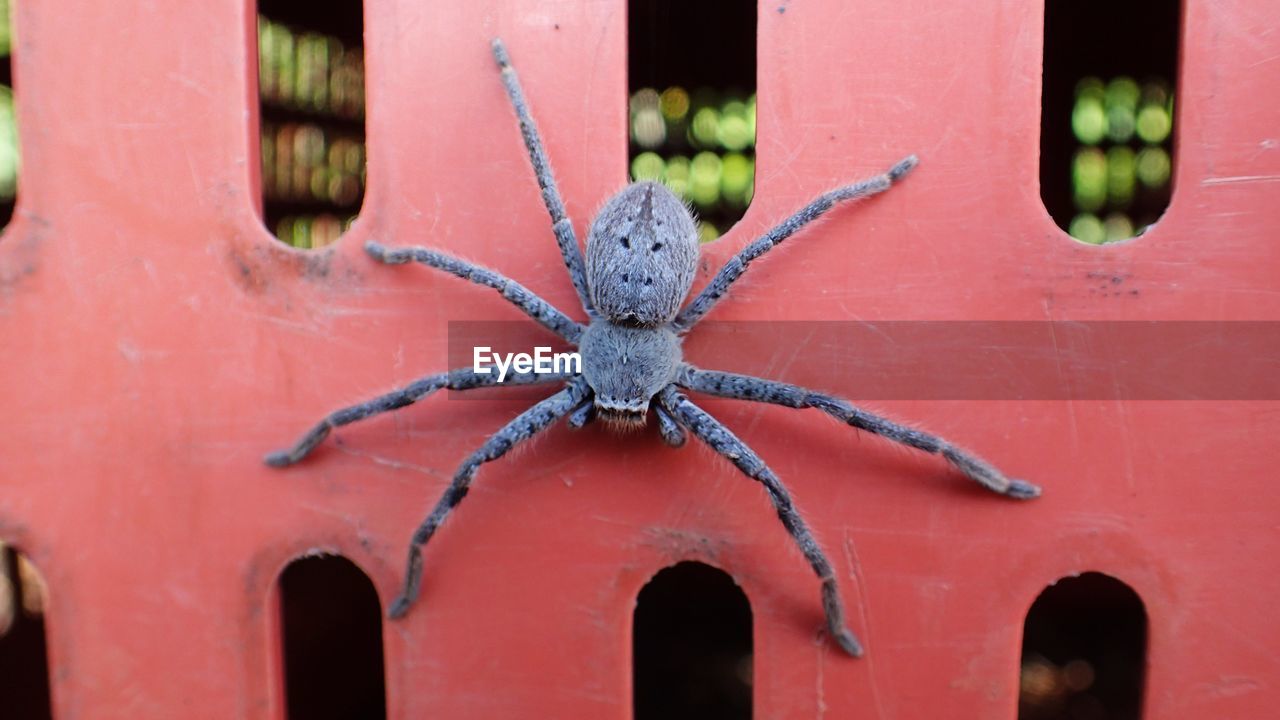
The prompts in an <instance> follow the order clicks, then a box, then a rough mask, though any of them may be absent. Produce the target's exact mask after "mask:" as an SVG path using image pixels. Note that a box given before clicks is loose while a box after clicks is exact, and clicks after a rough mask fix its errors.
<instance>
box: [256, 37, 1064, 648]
mask: <svg viewBox="0 0 1280 720" xmlns="http://www.w3.org/2000/svg"><path fill="white" fill-rule="evenodd" d="M493 57H494V59H495V60H496V61H497V63H498V67H499V68H500V69H501V71H502V81H503V84H504V85H505V86H506V91H507V95H508V97H509V98H510V100H511V104H512V105H513V106H514V108H515V113H516V117H517V118H518V119H519V121H520V131H521V134H522V135H523V136H524V144H525V147H526V148H527V149H528V152H529V158H530V160H531V161H532V163H533V170H534V174H535V176H536V177H537V180H538V185H539V186H540V187H541V189H542V199H543V201H544V202H545V204H546V207H547V212H548V213H549V214H550V215H551V222H552V229H553V231H554V232H555V236H556V241H557V242H558V244H559V246H560V253H561V254H562V255H563V256H564V263H565V265H566V266H567V267H568V270H569V278H570V280H572V282H573V286H574V288H575V289H576V290H577V293H578V299H579V300H581V301H582V306H583V309H584V310H585V312H586V314H587V317H588V318H589V322H588V324H586V325H585V326H584V325H582V324H580V323H578V322H575V321H574V320H572V319H571V318H569V316H567V315H565V314H564V313H563V312H561V311H560V310H558V309H556V308H554V307H552V306H551V304H550V303H548V302H546V301H545V300H543V299H542V298H540V297H538V296H537V295H535V294H534V293H532V292H530V291H529V290H527V289H526V288H524V287H523V286H521V285H520V284H519V283H517V282H515V281H514V280H510V279H508V278H506V277H504V276H502V275H500V274H498V273H496V272H494V271H492V270H488V269H485V268H482V267H479V266H476V265H473V264H471V263H469V262H466V261H464V260H459V259H457V258H454V257H450V256H449V255H445V254H444V253H441V252H437V251H435V250H428V249H426V248H418V247H406V248H388V247H385V246H383V245H380V244H378V243H376V242H369V243H367V244H366V245H365V250H366V251H367V252H368V254H369V255H370V256H371V257H372V258H373V259H375V260H378V261H380V262H383V263H386V264H389V265H398V264H403V263H406V262H409V261H415V262H419V263H422V264H424V265H428V266H430V267H433V268H436V269H439V270H443V271H445V272H447V273H449V274H451V275H456V276H458V277H460V278H463V279H465V280H470V281H471V282H474V283H477V284H479V285H484V286H487V287H490V288H493V289H494V290H497V291H498V292H500V293H501V294H502V296H503V297H504V298H506V299H507V300H509V301H510V302H511V303H512V304H514V305H515V306H516V307H518V308H520V309H521V310H523V311H524V312H525V313H526V314H527V315H529V317H531V318H533V319H534V320H536V321H537V322H538V323H540V324H541V325H542V326H544V327H546V328H547V329H548V330H550V331H551V332H553V333H555V334H556V335H559V336H560V337H562V338H564V339H565V340H566V341H568V342H570V343H572V344H574V345H576V346H577V347H578V348H579V351H580V353H581V357H582V372H581V374H577V373H562V374H534V373H513V374H512V375H509V376H508V378H509V379H507V380H506V381H505V382H504V383H503V384H504V385H505V384H532V383H562V384H563V388H562V389H561V390H560V391H559V392H557V393H556V394H554V395H552V396H550V397H548V398H546V399H545V400H542V401H541V402H539V403H537V404H535V405H534V406H533V407H531V408H529V409H528V410H526V411H524V412H523V413H521V414H520V415H519V416H518V417H516V418H515V419H514V420H512V421H511V422H509V423H507V425H506V426H505V427H503V428H502V429H501V430H499V431H498V432H496V433H494V434H493V435H492V436H491V437H490V438H489V439H488V440H487V441H486V442H485V443H484V445H483V446H481V447H480V449H479V450H476V451H475V452H474V453H472V454H471V455H470V456H469V457H468V458H467V459H466V460H465V461H464V462H463V463H462V466H461V467H460V468H458V471H457V473H456V474H455V475H454V476H453V480H452V482H451V483H450V484H449V487H448V489H447V490H445V492H444V495H443V497H441V498H440V500H439V501H438V502H437V503H436V505H435V507H434V508H433V509H432V510H431V514H430V515H428V516H427V518H426V520H424V521H423V522H422V524H421V525H420V526H419V527H418V529H417V531H415V532H414V534H413V540H412V542H411V543H410V545H409V559H408V565H407V569H406V571H405V580H404V588H403V590H402V592H401V593H400V596H399V597H398V598H397V599H396V600H395V602H394V603H392V605H391V608H390V611H389V614H390V616H391V617H393V618H397V617H400V616H402V615H404V613H405V612H406V611H408V609H409V606H410V605H411V604H412V603H413V602H414V600H415V599H416V598H417V596H418V592H419V590H420V587H421V581H422V548H423V547H424V546H425V545H426V544H427V542H428V541H429V540H430V539H431V537H432V535H434V534H435V532H436V530H437V529H439V527H440V525H441V523H443V522H444V520H445V518H446V517H448V515H449V513H450V511H452V510H453V509H454V508H455V507H457V505H458V503H460V502H462V499H463V498H464V497H466V495H467V490H468V488H469V487H470V486H471V482H472V480H473V479H474V478H475V474H476V471H477V470H478V469H479V468H480V466H481V465H482V464H484V463H486V462H489V461H491V460H496V459H498V458H500V457H502V456H503V455H505V454H506V453H507V452H508V451H509V450H511V448H513V447H515V446H516V445H517V444H518V443H520V442H522V441H524V440H526V439H528V438H529V437H531V436H533V435H534V434H536V433H538V432H540V431H541V430H543V429H545V428H547V427H548V426H550V425H551V424H552V423H554V422H556V421H557V420H559V419H561V418H565V417H567V422H568V424H569V426H570V427H574V428H579V427H582V426H583V425H586V424H587V423H588V422H591V420H592V419H593V418H595V417H599V418H601V419H602V420H605V421H606V422H608V423H610V424H620V425H627V426H638V425H643V424H644V423H645V422H646V420H647V418H648V413H649V411H650V410H653V412H654V415H655V416H656V417H657V422H658V429H659V432H660V433H661V435H662V437H663V439H664V440H665V441H666V442H667V443H668V444H669V445H671V446H673V447H679V446H681V445H683V444H684V442H685V431H686V430H688V431H690V432H692V433H693V434H694V435H695V436H697V437H698V439H700V440H702V441H703V442H704V443H706V444H707V445H708V446H710V447H711V448H712V449H714V450H715V451H716V452H718V453H719V454H721V455H723V456H724V457H725V458H726V459H728V460H729V462H731V463H733V464H734V465H736V466H737V467H738V469H739V470H741V471H742V472H743V473H745V474H746V475H748V476H749V477H751V478H752V479H754V480H756V481H758V482H760V483H761V484H762V485H764V488H765V490H766V492H767V493H768V495H769V499H770V500H771V501H772V502H773V506H774V509H775V510H777V513H778V517H779V519H781V520H782V524H783V526H784V527H785V528H786V529H787V532H788V533H790V534H791V537H792V538H794V540H795V542H796V544H797V545H799V547H800V551H801V552H802V553H803V554H804V557H805V559H806V560H808V561H809V565H810V566H811V567H812V568H813V571H814V572H815V573H816V574H817V575H818V578H819V580H821V583H822V606H823V609H824V610H825V612H826V621H827V629H828V632H830V634H831V636H832V637H833V638H834V639H835V641H836V642H837V643H838V644H839V645H840V647H841V648H843V649H844V650H845V652H847V653H849V654H850V655H853V656H855V657H857V656H859V655H861V654H862V647H861V645H860V644H859V643H858V640H857V638H856V637H855V636H854V634H853V633H852V632H851V631H850V630H849V629H848V628H847V627H846V626H845V621H844V609H843V605H842V603H841V601H840V596H839V592H838V590H837V588H836V580H835V572H834V570H833V569H832V567H831V563H830V561H828V560H827V558H826V555H825V554H824V553H823V551H822V548H821V547H820V546H819V545H818V542H817V541H816V540H815V539H814V537H813V533H812V532H811V531H810V530H809V526H808V525H807V524H806V523H805V521H804V518H803V517H802V516H801V515H800V512H799V511H798V510H797V509H796V507H795V505H794V504H793V503H792V501H791V495H790V494H789V493H788V492H787V489H786V487H785V486H784V485H783V484H782V481H781V480H779V479H778V477H777V476H776V475H774V473H773V471H772V470H770V469H769V466H768V465H765V463H764V461H763V460H761V459H760V457H759V456H757V455H756V454H755V452H754V451H752V450H751V448H750V447H748V446H747V445H746V443H744V442H742V440H740V439H738V437H737V436H736V435H734V434H733V433H732V432H730V430H729V429H728V428H726V427H725V426H724V425H722V424H721V423H720V422H719V421H718V420H716V419H715V418H714V417H712V416H711V415H709V414H708V413H707V412H706V411H704V410H703V409H702V408H700V407H698V406H697V405H696V404H694V403H693V401H691V400H690V399H689V398H688V397H687V396H686V395H685V393H684V391H686V390H692V391H694V392H700V393H705V394H707V395H714V396H719V397H727V398H738V399H743V400H751V401H755V402H765V403H773V404H775V405H783V406H786V407H791V408H816V409H818V410H821V411H822V412H825V413H827V414H828V415H831V416H833V417H835V418H837V419H839V420H841V421H842V422H845V423H848V424H849V425H852V426H853V427H855V428H858V429H860V430H866V431H868V432H871V433H874V434H876V435H880V436H882V437H886V438H888V439H890V440H892V441H894V442H898V443H901V444H903V445H907V446H910V447H913V448H916V449H918V450H923V451H925V452H929V453H934V454H937V455H941V456H942V457H944V458H946V459H947V460H948V461H949V462H950V463H951V464H952V465H954V466H955V467H956V468H957V469H958V470H960V472H962V473H964V474H965V475H967V476H968V477H969V478H971V479H973V480H975V481H977V482H978V483H979V484H981V485H982V486H983V487H985V488H987V489H988V490H991V491H992V492H996V493H1000V494H1002V495H1006V496H1008V497H1012V498H1019V499H1026V498H1033V497H1036V496H1037V495H1039V494H1040V489H1039V488H1038V487H1036V486H1035V485H1032V484H1030V483H1028V482H1024V481H1022V480H1011V479H1009V478H1006V477H1005V476H1004V475H1003V474H1002V473H1001V472H1000V471H999V470H997V469H996V468H995V467H993V466H992V465H990V464H988V463H987V462H985V461H983V460H982V459H980V458H978V457H976V456H974V455H971V454H969V453H968V452H965V451H964V450H962V449H960V448H958V447H956V446H955V445H952V444H951V443H949V442H947V441H946V440H943V439H941V438H938V437H935V436H933V435H929V434H927V433H924V432H921V431H919V430H915V429H912V428H909V427H906V426H903V425H900V424H898V423H895V422H892V421H890V420H888V419H885V418H883V417H880V416H877V415H874V414H872V413H869V412H867V411H865V410H861V409H859V408H857V407H854V406H853V405H851V404H850V403H848V402H846V401H845V400H842V399H840V398H837V397H833V396H831V395H826V394H824V393H821V392H816V391H813V390H806V389H804V388H800V387H796V386H794V385H787V384H784V383H781V382H776V381H773V380H766V379H763V378H756V377H750V376H747V375H737V374H732V373H725V372H718V371H715V370H704V369H701V368H697V367H694V366H693V365H690V364H689V363H686V362H684V361H683V359H682V356H681V338H682V336H683V335H684V334H685V333H686V332H688V331H689V330H690V329H692V328H693V326H694V325H696V324H697V323H698V321H699V320H701V319H702V318H703V316H705V315H706V314H707V313H708V312H709V311H710V310H711V309H712V308H713V307H715V305H716V303H717V302H718V301H719V300H720V299H721V298H722V297H724V295H725V293H726V292H728V290H729V287H730V285H732V284H733V282H734V281H735V280H737V279H738V278H739V277H741V276H742V274H743V273H744V272H745V271H746V269H747V266H748V265H750V263H751V261H752V260H755V259H757V258H759V257H760V256H761V255H764V254H765V253H766V252H768V251H769V250H770V249H772V248H774V247H777V246H778V245H779V244H780V243H781V242H782V241H783V240H786V239H787V238H789V237H791V236H792V235H794V234H795V233H796V232H797V231H798V230H800V229H801V228H803V227H804V226H805V225H807V224H809V223H810V222H813V221H814V220H816V219H817V218H818V217H820V216H821V215H822V214H823V213H825V212H827V211H828V210H830V209H831V208H832V207H833V206H834V205H835V204H836V203H840V202H844V201H847V200H855V199H858V198H864V197H868V196H870V195H875V194H877V193H881V192H884V191H885V190H888V189H889V187H890V186H892V185H893V183H895V182H897V181H899V180H901V179H902V178H903V177H904V176H905V175H906V174H907V173H908V172H910V170H911V169H912V168H913V167H915V165H916V158H915V156H910V157H907V158H906V159H904V160H902V161H900V162H899V163H898V164H896V165H894V166H893V167H891V168H890V169H889V170H888V172H886V173H884V174H883V175H878V176H876V177H873V178H870V179H867V180H863V181H861V182H857V183H854V184H852V185H846V186H844V187H840V188H837V189H835V190H832V191H830V192H828V193H825V194H824V195H821V196H820V197H818V198H817V199H815V200H813V201H812V202H810V203H809V204H808V205H806V206H805V207H803V208H801V209H800V210H799V211H798V212H796V213H795V214H794V215H792V216H791V217H789V218H787V219H786V220H784V221H783V222H782V223H781V224H779V225H778V226H776V227H774V228H773V229H772V230H770V231H769V232H768V233H766V234H765V235H763V236H762V237H760V238H759V239H757V240H755V241H754V242H752V243H751V244H750V245H748V246H747V247H746V248H745V249H743V250H742V251H741V252H740V253H738V254H737V255H736V256H734V257H733V258H732V259H730V260H729V261H728V262H727V263H725V265H724V267H722V268H721V269H720V271H719V272H718V273H717V274H716V276H715V277H714V278H713V279H712V280H711V282H710V283H709V284H708V285H707V286H706V288H704V289H703V290H702V292H700V293H699V294H698V295H697V296H696V297H694V298H693V300H692V301H691V302H689V303H688V304H687V305H684V306H683V309H681V308H682V301H683V300H684V299H685V297H686V296H687V295H688V293H689V290H690V288H691V287H692V285H693V279H694V274H695V271H696V269H697V262H698V253H699V245H698V235H697V232H696V231H695V228H694V220H693V216H692V215H691V214H690V211H689V209H688V208H687V207H685V205H684V204H683V203H681V201H680V200H679V199H677V198H676V196H675V195H673V194H672V193H671V191H669V190H668V189H667V188H666V187H664V186H663V185H660V184H657V183H652V182H639V183H633V184H631V185H628V186H627V187H626V188H624V189H623V190H622V191H621V192H619V193H618V194H617V195H614V196H613V197H612V198H610V199H609V200H608V202H606V203H605V205H604V207H603V208H602V209H601V210H600V212H599V214H598V215H597V216H596V218H595V220H594V221H593V223H592V225H591V230H590V233H589V234H588V235H587V252H586V259H585V261H584V259H583V255H582V251H581V249H580V248H579V246H578V240H577V238H576V237H575V235H574V231H573V226H572V225H571V224H570V222H569V219H568V218H567V217H566V216H565V209H564V203H563V201H562V200H561V198H560V192H559V190H558V189H557V188H556V183H555V179H554V178H553V177H552V173H551V165H550V163H549V162H548V160H547V153H546V150H545V149H543V146H542V140H541V138H540V137H539V136H538V130H537V128H536V127H535V126H534V123H533V118H532V116H531V115H530V113H529V106H528V103H527V102H526V101H525V97H524V91H523V90H522V89H521V87H520V82H519V79H518V78H517V77H516V73H515V70H514V69H513V68H512V66H511V61H510V58H509V57H508V55H507V50H506V48H505V46H504V45H503V43H502V41H501V40H496V39H495V40H494V41H493ZM496 377H497V376H496V375H495V374H494V373H489V374H479V373H476V372H474V371H473V370H472V369H471V368H463V369H458V370H453V371H450V372H446V373H440V374H438V375H430V376H428V377H424V378H422V379H420V380H417V381H415V382H413V383H411V384H410V385H408V386H406V387H404V388H402V389H400V390H396V391H394V392H391V393H388V394H386V395H383V396H381V397H377V398H374V399H373V400H370V401H368V402H364V403H361V404H359V405H353V406H351V407H348V408H343V409H341V410H338V411H336V412H334V413H332V414H330V415H329V416H328V417H326V418H325V419H324V420H321V421H320V423H319V424H317V425H316V426H315V427H313V428H312V429H311V430H310V431H309V432H308V433H307V434H306V435H304V436H302V439H301V440H299V441H298V443H297V444H296V445H294V446H293V447H292V448H290V449H288V450H282V451H278V452H273V453H271V454H269V455H267V456H266V463H267V464H268V465H272V466H276V467H282V466H285V465H291V464H293V463H296V462H298V461H299V460H301V459H302V458H304V457H306V455H307V454H308V453H309V452H311V450H312V449H314V448H315V447H316V445H318V444H319V443H320V442H321V441H322V440H324V438H325V437H326V436H328V435H329V432H330V431H331V430H333V429H334V428H336V427H339V426H342V425H346V424H348V423H352V422H355V421H357V420H362V419H364V418H367V417H370V416H372V415H376V414H378V413H382V412H386V411H388V410H395V409H397V408H401V407H404V406H406V405H409V404H412V403H415V402H418V401H419V400H422V399H423V398H425V397H427V396H428V395H430V394H432V393H433V392H435V391H437V390H440V389H444V388H447V389H449V390H470V389H472V388H478V387H485V386H490V385H495V384H497V381H496V379H495V378H496ZM655 401H656V402H655Z"/></svg>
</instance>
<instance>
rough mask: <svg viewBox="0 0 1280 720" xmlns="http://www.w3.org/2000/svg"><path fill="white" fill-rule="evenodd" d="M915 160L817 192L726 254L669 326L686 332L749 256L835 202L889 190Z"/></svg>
mask: <svg viewBox="0 0 1280 720" xmlns="http://www.w3.org/2000/svg"><path fill="white" fill-rule="evenodd" d="M916 162H917V160H916V156H915V155H909V156H907V157H906V158H903V159H902V160H900V161H898V164H897V165H894V166H893V167H891V168H889V170H888V171H887V172H885V173H884V174H882V175H877V176H875V177H873V178H868V179H866V180H863V181H861V182H856V183H854V184H852V185H846V186H844V187H841V188H836V189H835V190H832V191H830V192H827V193H823V194H822V195H819V196H818V197H817V198H816V199H815V200H813V201H812V202H810V203H809V204H808V205H805V206H804V207H803V208H801V209H800V210H799V211H798V212H796V213H795V214H794V215H792V216H791V217H789V218H787V219H786V220H783V221H782V222H781V223H780V224H778V225H777V226H776V227H774V228H773V229H772V230H770V231H769V232H767V233H765V234H764V235H762V236H761V237H759V238H757V239H756V240H754V241H753V242H752V243H751V244H750V245H748V246H746V247H745V248H743V249H742V251H741V252H739V253H738V254H737V255H734V256H733V257H732V258H729V261H728V262H726V263H725V264H724V267H722V268H720V272H718V273H716V276H715V277H714V278H712V279H711V282H710V283H708V284H707V286H706V287H705V288H703V289H702V292H700V293H698V296H697V297H695V298H694V299H693V300H692V301H691V302H690V303H689V304H688V305H687V306H685V308H684V310H682V311H681V312H680V314H679V315H677V316H676V319H675V321H674V322H673V323H672V326H673V327H674V328H675V330H676V331H677V332H685V331H687V330H688V329H689V328H691V327H693V326H694V325H696V324H697V323H698V321H699V320H701V319H702V316H704V315H706V314H707V313H708V312H710V311H711V308H713V307H715V306H716V303H718V302H719V301H720V299H721V298H722V297H724V295H725V293H727V292H729V286H730V285H732V284H733V283H734V281H735V280H737V279H738V278H739V277H741V276H742V274H743V273H745V272H746V271H747V266H748V265H750V264H751V261H752V260H755V259H757V258H759V257H760V256H761V255H764V254H765V253H766V252H768V251H770V250H772V249H773V248H775V247H777V246H778V245H780V244H781V243H782V241H783V240H786V239H787V238H789V237H791V236H792V235H794V234H795V233H796V231H798V230H800V229H801V228H803V227H804V226H805V225H808V224H809V223H811V222H813V221H814V220H817V219H818V218H820V217H822V215H823V214H824V213H826V212H827V211H828V210H830V209H831V208H832V207H834V206H835V204H836V203H840V202H844V201H846V200H856V199H858V198H864V197H868V196H870V195H876V194H879V193H882V192H884V191H885V190H888V189H889V187H890V186H892V185H893V184H894V183H895V182H898V181H899V180H901V179H902V178H903V177H904V176H906V174H907V173H908V172H911V169H912V168H914V167H915V166H916Z"/></svg>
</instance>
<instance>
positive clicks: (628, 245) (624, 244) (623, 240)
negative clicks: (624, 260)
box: [619, 235, 631, 250]
mask: <svg viewBox="0 0 1280 720" xmlns="http://www.w3.org/2000/svg"><path fill="white" fill-rule="evenodd" d="M619 241H620V242H621V243H622V247H624V248H626V249H628V250H630V249H631V238H629V237H627V236H626V235H623V236H622V237H621V238H620V239H619Z"/></svg>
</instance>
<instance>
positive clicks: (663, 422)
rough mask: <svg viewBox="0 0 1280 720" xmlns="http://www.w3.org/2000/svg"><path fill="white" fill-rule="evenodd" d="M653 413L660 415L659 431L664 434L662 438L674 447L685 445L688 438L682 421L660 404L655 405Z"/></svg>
mask: <svg viewBox="0 0 1280 720" xmlns="http://www.w3.org/2000/svg"><path fill="white" fill-rule="evenodd" d="M653 414H654V415H656V416H657V417H658V433H659V434H661V435H662V439H663V440H664V441H665V442H666V443H667V444H668V445H670V446H671V447H673V448H678V447H684V443H685V439H686V438H685V432H684V428H683V427H680V423H679V422H677V421H676V419H675V418H674V417H671V413H669V412H667V409H666V408H664V407H662V405H661V404H658V405H654V406H653Z"/></svg>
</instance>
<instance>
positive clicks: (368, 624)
mask: <svg viewBox="0 0 1280 720" xmlns="http://www.w3.org/2000/svg"><path fill="white" fill-rule="evenodd" d="M280 628H281V634H282V638H281V640H282V642H281V647H282V653H281V654H282V660H283V663H284V684H285V692H284V697H285V710H286V716H287V717H290V718H307V719H308V720H327V719H328V718H333V719H334V720H337V719H339V718H356V717H358V718H385V717H386V715H387V709H386V704H387V700H386V698H387V693H386V682H385V678H384V673H383V657H382V606H381V604H380V603H379V602H378V593H377V591H376V590H374V587H373V583H372V582H370V580H369V577H368V576H367V575H365V574H364V572H363V571H362V570H361V569H360V568H359V567H357V566H356V565H355V564H354V563H352V562H351V561H350V560H347V559H346V558H344V557H341V556H337V555H322V556H312V557H305V558H300V559H298V560H295V561H293V562H291V563H289V566H288V567H286V568H285V569H284V572H282V573H281V574H280Z"/></svg>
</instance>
